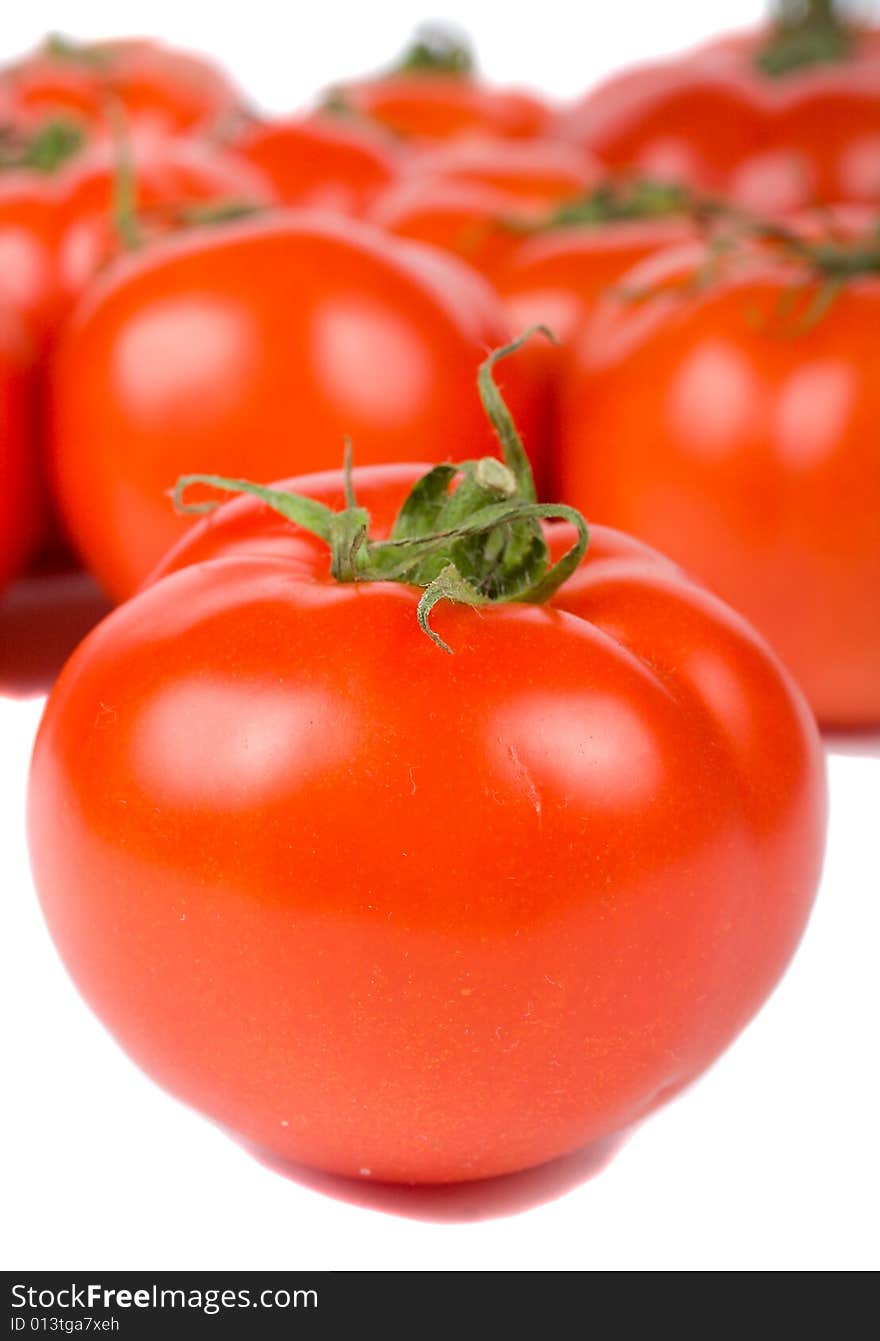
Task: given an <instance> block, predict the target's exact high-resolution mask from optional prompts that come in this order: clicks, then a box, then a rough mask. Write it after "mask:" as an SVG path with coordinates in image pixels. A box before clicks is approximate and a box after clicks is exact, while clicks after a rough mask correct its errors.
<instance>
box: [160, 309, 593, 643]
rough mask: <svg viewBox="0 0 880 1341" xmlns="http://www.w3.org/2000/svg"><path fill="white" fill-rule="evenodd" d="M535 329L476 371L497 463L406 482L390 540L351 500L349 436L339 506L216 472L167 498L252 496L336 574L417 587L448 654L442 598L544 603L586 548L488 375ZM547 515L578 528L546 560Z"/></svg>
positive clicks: (580, 526)
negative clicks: (550, 498) (313, 541)
mask: <svg viewBox="0 0 880 1341" xmlns="http://www.w3.org/2000/svg"><path fill="white" fill-rule="evenodd" d="M535 333H541V334H543V335H544V336H546V337H547V338H548V339H552V338H553V337H552V336H551V334H550V332H549V331H547V330H546V329H545V328H544V327H534V328H532V329H531V330H529V331H527V332H526V333H525V334H524V335H522V336H521V337H520V338H519V339H518V340H514V341H512V342H511V343H510V344H509V345H505V346H504V347H503V348H501V349H496V350H495V351H494V352H493V353H491V354H490V355H489V356H488V358H486V360H485V361H484V362H483V363H482V364H481V366H480V369H479V373H478V376H477V384H478V387H479V391H480V396H481V398H482V401H483V406H484V408H485V410H486V414H487V415H488V417H489V420H490V422H491V424H492V427H493V428H494V430H495V432H496V434H497V436H498V440H499V443H500V445H501V451H502V456H503V460H498V459H497V458H496V457H493V456H486V457H482V458H480V459H479V460H474V461H461V462H456V463H453V462H445V463H443V464H442V465H438V466H434V467H433V469H431V470H429V471H428V472H427V474H425V475H423V476H422V478H421V479H419V480H417V481H416V483H415V484H414V485H413V487H412V489H411V490H410V492H409V494H408V496H407V498H406V499H405V501H404V503H403V506H402V507H401V509H400V512H399V513H398V515H397V518H396V519H395V522H394V525H393V527H392V529H391V534H390V536H389V537H388V539H387V540H372V539H370V524H371V519H370V514H369V512H367V510H366V509H365V508H362V507H359V506H358V503H357V499H356V497H355V491H354V484H353V477H352V471H351V460H352V449H351V442H350V441H349V440H348V439H346V444H345V467H344V474H345V507H343V508H341V509H340V510H339V511H338V512H337V511H334V510H333V509H332V508H330V507H328V506H327V505H326V504H324V503H319V502H317V501H316V500H315V499H313V498H307V497H306V496H305V495H302V494H295V493H292V492H290V491H288V490H285V489H272V488H268V487H266V486H264V485H260V484H253V483H251V481H249V480H234V479H227V478H225V477H224V476H219V475H184V476H182V477H181V478H180V479H179V480H178V481H177V484H176V485H175V487H174V490H173V494H172V497H173V501H174V505H175V507H176V508H177V509H178V511H180V512H184V513H204V512H210V511H212V510H213V509H214V508H215V507H216V506H218V503H217V502H216V501H214V500H207V501H203V502H196V503H187V502H185V501H184V495H185V493H186V492H187V490H188V489H190V488H192V487H193V486H195V485H202V486H206V487H208V488H212V489H217V490H219V491H221V492H223V493H232V494H250V495H252V496H253V497H255V498H259V499H260V500H261V501H262V502H263V503H265V504H266V505H267V506H268V507H271V508H273V509H274V510H275V511H276V512H278V513H280V515H281V516H282V517H285V518H286V519H287V520H288V521H290V522H292V523H293V524H294V525H296V526H300V527H302V528H303V530H306V531H309V532H310V533H311V534H312V535H314V536H317V537H318V539H320V540H322V541H324V543H325V544H326V545H327V546H328V548H329V550H330V572H331V575H332V576H333V577H334V578H335V579H336V581H338V582H402V583H406V584H408V585H411V586H417V587H421V588H423V593H422V596H421V598H420V600H419V604H418V610H417V618H418V622H419V626H420V627H421V629H422V630H423V632H424V633H426V634H427V635H428V637H429V638H430V639H431V640H432V642H434V643H435V644H436V646H437V647H439V648H441V649H442V651H444V652H451V651H452V648H451V647H450V646H449V645H448V643H446V642H444V640H443V639H442V638H441V637H440V635H439V634H438V633H436V632H435V631H434V629H433V628H432V627H431V623H430V616H431V612H432V610H433V609H434V607H435V606H436V605H437V604H438V603H439V602H440V601H452V602H453V603H455V604H458V605H472V606H478V605H497V604H501V603H505V602H511V601H517V602H529V603H534V604H542V603H543V602H545V601H548V600H549V599H550V598H551V596H552V595H553V594H554V592H556V591H557V590H558V588H559V587H560V586H561V585H562V583H563V582H565V581H567V580H568V578H569V577H571V575H572V573H573V572H574V571H575V569H576V568H577V566H578V564H579V563H580V561H581V559H582V558H583V556H584V553H585V552H586V548H587V543H588V540H589V533H588V530H587V524H586V522H585V521H584V518H583V517H582V515H581V514H580V513H579V512H578V511H576V510H575V509H574V508H571V507H567V506H566V505H565V504H561V503H538V502H536V501H535V485H534V480H533V477H532V469H531V466H530V465H529V461H528V457H527V456H526V453H525V450H524V448H523V445H522V441H521V439H520V436H519V434H518V432H517V429H516V425H515V423H514V421H513V417H512V415H511V414H510V411H509V409H508V407H507V405H506V403H505V401H504V398H503V396H502V395H501V392H500V391H499V389H498V386H497V384H496V382H495V378H494V368H495V364H496V363H497V362H498V361H499V360H500V359H503V358H507V357H508V356H509V355H510V354H513V353H515V352H516V351H517V350H518V349H519V348H520V347H521V346H522V345H523V343H524V342H525V341H526V340H527V339H528V338H529V337H530V336H531V335H532V334H535ZM551 518H556V519H559V520H563V521H568V522H570V523H571V524H572V526H573V527H574V529H575V532H576V539H575V540H574V542H573V544H572V545H571V546H570V547H569V549H568V550H567V551H566V553H565V554H563V556H562V558H561V559H559V560H557V562H556V563H551V561H550V553H549V550H548V547H547V541H546V538H545V535H544V531H543V528H542V525H541V523H542V521H544V520H548V519H551Z"/></svg>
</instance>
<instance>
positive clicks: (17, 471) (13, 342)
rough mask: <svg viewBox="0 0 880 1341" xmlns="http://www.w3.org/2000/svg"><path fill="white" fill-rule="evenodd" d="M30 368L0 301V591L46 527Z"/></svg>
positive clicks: (22, 337) (19, 328)
mask: <svg viewBox="0 0 880 1341" xmlns="http://www.w3.org/2000/svg"><path fill="white" fill-rule="evenodd" d="M32 369H33V346H32V343H31V341H30V339H29V337H28V332H27V331H26V329H25V327H24V325H23V324H22V322H21V320H20V319H19V317H18V315H17V313H16V312H14V311H13V310H12V309H11V308H9V307H8V306H7V305H6V304H5V303H3V302H2V301H0V588H2V587H3V586H5V585H6V583H7V582H8V581H9V579H10V578H11V577H14V576H15V575H16V574H17V573H18V572H20V571H21V569H22V568H23V566H24V564H25V562H26V560H27V559H28V558H29V557H30V555H31V553H32V552H33V551H34V549H35V548H36V546H37V544H38V542H39V539H40V535H41V531H42V526H43V502H42V491H41V488H40V477H39V470H38V467H37V461H36V454H35V452H34V446H33V440H32V439H33V406H32V395H33V383H32Z"/></svg>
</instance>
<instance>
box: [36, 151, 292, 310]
mask: <svg viewBox="0 0 880 1341" xmlns="http://www.w3.org/2000/svg"><path fill="white" fill-rule="evenodd" d="M123 152H124V154H125V155H126V156H127V159H128V163H127V164H121V163H120V161H119V160H120V153H123ZM122 171H130V172H131V174H132V178H133V196H134V199H133V206H134V213H135V219H134V227H135V228H136V229H137V230H138V232H139V233H140V234H141V235H142V237H143V239H144V241H147V240H151V239H153V238H155V237H156V236H157V235H160V234H162V233H163V232H172V231H175V230H177V229H180V228H182V227H184V226H185V225H186V217H187V215H186V212H187V210H191V209H193V207H200V206H201V207H208V206H217V207H220V206H225V205H252V206H254V207H255V208H259V207H264V206H269V205H274V204H276V203H277V197H276V194H275V191H274V190H273V188H272V186H271V184H270V183H269V182H268V181H266V179H265V178H264V177H263V175H262V173H260V172H259V171H258V170H257V169H256V168H254V167H251V166H250V165H249V164H248V163H246V162H243V161H242V160H241V159H240V158H239V157H238V155H236V154H234V153H232V152H231V151H229V150H224V149H221V148H219V147H216V146H214V145H212V144H211V143H209V142H207V141H206V140H203V139H196V138H194V137H185V136H175V137H170V136H168V135H166V134H164V133H155V132H149V131H147V132H140V133H138V134H136V135H134V136H133V137H132V138H131V139H130V141H129V142H128V144H127V145H126V146H125V149H124V150H121V148H120V146H119V145H116V144H114V143H113V142H112V141H110V140H108V139H106V138H100V139H98V140H97V141H96V142H95V143H94V144H93V145H92V146H91V147H90V148H89V149H87V150H86V151H85V152H84V153H82V154H80V155H78V156H77V158H76V159H75V160H74V161H73V163H72V164H71V165H70V166H69V167H68V168H66V169H65V170H64V171H62V173H60V174H59V178H58V182H57V194H58V200H59V205H58V219H57V229H58V235H59V240H58V257H57V265H58V282H59V285H60V288H61V292H62V295H63V298H64V301H65V302H66V304H67V305H68V307H69V306H70V305H72V303H73V302H74V301H75V300H76V299H77V298H78V297H79V296H80V294H82V293H83V292H84V291H85V289H86V287H87V286H88V284H89V283H90V282H91V281H92V280H93V279H94V278H95V276H96V275H97V274H99V273H100V271H101V270H102V269H103V268H104V267H105V266H106V265H107V264H108V263H109V262H110V261H111V260H112V259H113V258H114V257H116V256H118V255H120V254H121V253H123V252H124V251H125V250H126V242H125V240H124V238H123V237H122V236H121V235H120V232H119V229H118V227H117V224H116V222H115V219H114V205H115V200H116V193H117V190H118V186H117V179H118V175H119V173H120V172H122Z"/></svg>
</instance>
